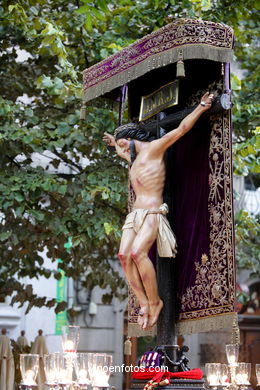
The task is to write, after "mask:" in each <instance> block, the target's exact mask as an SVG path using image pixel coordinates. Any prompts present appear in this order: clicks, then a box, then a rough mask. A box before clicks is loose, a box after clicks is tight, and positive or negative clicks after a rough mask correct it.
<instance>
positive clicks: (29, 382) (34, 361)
mask: <svg viewBox="0 0 260 390" xmlns="http://www.w3.org/2000/svg"><path fill="white" fill-rule="evenodd" d="M20 369H21V374H22V384H23V385H26V386H35V385H36V377H37V374H38V370H39V355H36V354H21V355H20Z"/></svg>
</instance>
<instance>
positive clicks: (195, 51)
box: [83, 44, 233, 102]
mask: <svg viewBox="0 0 260 390" xmlns="http://www.w3.org/2000/svg"><path fill="white" fill-rule="evenodd" d="M180 48H181V49H182V50H183V59H184V60H190V59H195V58H196V59H204V60H212V61H217V62H230V61H231V59H232V52H233V51H232V49H227V48H217V47H212V46H210V45H206V44H193V45H183V46H179V47H175V48H172V49H169V50H167V51H165V52H163V53H159V54H155V55H153V56H149V57H147V58H146V59H145V60H144V61H143V62H141V63H138V64H136V65H133V66H132V67H131V68H130V69H127V70H124V71H122V72H120V73H118V74H116V75H115V76H112V77H109V78H107V79H106V80H103V81H101V82H100V83H99V84H97V85H93V86H92V87H88V88H87V89H86V90H85V91H84V99H83V100H84V102H88V101H89V100H91V99H94V98H97V97H98V96H101V95H104V94H105V93H107V92H109V91H112V90H113V89H115V88H117V87H119V86H121V85H124V84H126V83H129V82H130V81H132V80H135V79H137V78H138V77H140V76H143V75H144V74H145V73H148V72H150V71H151V70H153V69H159V68H161V67H164V66H166V65H169V64H173V63H175V62H177V61H178V52H179V50H180ZM86 71H87V70H86ZM173 78H174V75H173Z"/></svg>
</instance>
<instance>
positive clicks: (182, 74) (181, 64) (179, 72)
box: [176, 50, 185, 78]
mask: <svg viewBox="0 0 260 390" xmlns="http://www.w3.org/2000/svg"><path fill="white" fill-rule="evenodd" d="M176 77H177V78H181V77H185V68H184V62H183V51H182V50H179V53H178V61H177V70H176Z"/></svg>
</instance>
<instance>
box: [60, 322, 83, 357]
mask: <svg viewBox="0 0 260 390" xmlns="http://www.w3.org/2000/svg"><path fill="white" fill-rule="evenodd" d="M61 330H62V336H61V342H62V349H63V352H64V353H76V352H77V348H78V344H79V330H80V327H79V326H77V325H68V326H62V329H61Z"/></svg>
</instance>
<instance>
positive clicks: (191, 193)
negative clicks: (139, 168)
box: [168, 121, 210, 296]
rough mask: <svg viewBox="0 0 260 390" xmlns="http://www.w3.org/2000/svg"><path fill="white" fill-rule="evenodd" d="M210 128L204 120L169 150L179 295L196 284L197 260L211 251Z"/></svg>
mask: <svg viewBox="0 0 260 390" xmlns="http://www.w3.org/2000/svg"><path fill="white" fill-rule="evenodd" d="M209 142H210V128H209V126H208V123H207V121H206V122H205V121H200V122H199V124H198V125H197V126H195V127H194V128H193V129H192V130H191V131H190V132H189V133H188V134H186V135H185V136H184V137H183V138H182V139H180V140H179V142H178V143H176V145H174V147H173V148H172V150H170V151H169V154H170V155H171V157H170V160H171V162H172V166H171V163H170V161H169V160H168V174H169V173H170V172H171V171H172V176H173V183H172V189H173V191H172V199H173V202H172V208H173V214H174V217H173V220H174V227H173V228H174V232H175V234H176V237H177V241H178V242H179V243H180V245H178V253H177V257H176V269H177V273H178V278H177V283H178V287H177V290H178V296H181V295H182V294H183V293H184V292H185V290H186V288H187V286H190V285H192V284H193V283H194V280H195V270H194V260H199V259H200V258H201V255H202V254H204V253H205V254H208V253H209V230H210V227H209V213H208V207H207V205H208V195H209V185H208V177H209V160H208V150H209Z"/></svg>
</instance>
